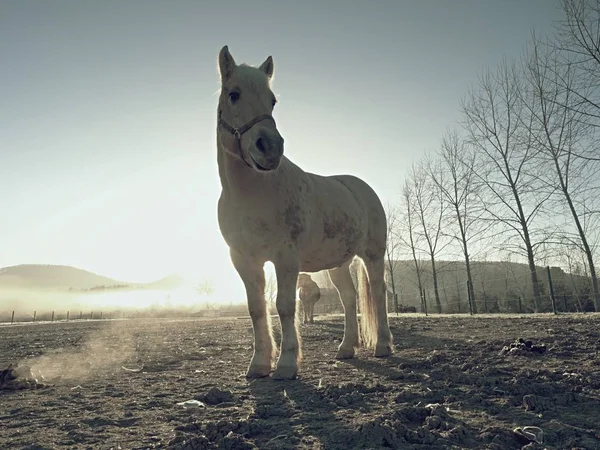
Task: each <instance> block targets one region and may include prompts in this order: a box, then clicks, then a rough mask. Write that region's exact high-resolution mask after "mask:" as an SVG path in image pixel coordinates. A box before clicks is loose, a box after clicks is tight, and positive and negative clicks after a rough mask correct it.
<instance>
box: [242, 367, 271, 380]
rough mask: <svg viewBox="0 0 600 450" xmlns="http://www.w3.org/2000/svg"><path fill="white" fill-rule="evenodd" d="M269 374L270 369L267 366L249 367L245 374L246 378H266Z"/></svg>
mask: <svg viewBox="0 0 600 450" xmlns="http://www.w3.org/2000/svg"><path fill="white" fill-rule="evenodd" d="M269 373H271V367H268V366H262V367H261V366H255V367H249V368H248V371H247V372H246V378H264V377H268V376H269Z"/></svg>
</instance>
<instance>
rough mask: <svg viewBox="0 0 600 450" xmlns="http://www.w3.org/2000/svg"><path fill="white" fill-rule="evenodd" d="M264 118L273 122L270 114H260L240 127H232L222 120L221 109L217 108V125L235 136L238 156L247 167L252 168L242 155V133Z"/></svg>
mask: <svg viewBox="0 0 600 450" xmlns="http://www.w3.org/2000/svg"><path fill="white" fill-rule="evenodd" d="M266 119H270V120H272V121H273V122H275V119H274V118H273V116H272V115H270V114H262V115H260V116H256V117H255V118H254V119H252V120H251V121H250V122H248V123H246V124H244V125H242V126H241V127H239V128H234V127H232V126H231V125H229V124H228V123H227V122H225V121H224V120H223V118H222V117H221V110H220V109H219V120H218V125H219V126H221V127H223V128H224V129H225V131H227V132H228V133H229V134H231V135H232V136H233V137H234V138H235V140H236V141H237V143H238V151H239V152H240V157H241V158H242V161H244V162H245V163H246V165H247V166H248V167H252V168H254V167H253V166H252V165H251V164H250V163H249V162H248V161H246V158H245V157H244V152H243V151H242V135H243V134H244V133H245V132H247V131H248V130H249V129H250V128H252V127H253V126H254V125H256V124H257V123H258V122H262V121H263V120H266Z"/></svg>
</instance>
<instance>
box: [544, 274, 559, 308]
mask: <svg viewBox="0 0 600 450" xmlns="http://www.w3.org/2000/svg"><path fill="white" fill-rule="evenodd" d="M546 271H547V272H548V285H549V286H550V299H551V300H552V312H554V314H557V312H556V300H555V298H554V288H553V287H552V275H550V266H546Z"/></svg>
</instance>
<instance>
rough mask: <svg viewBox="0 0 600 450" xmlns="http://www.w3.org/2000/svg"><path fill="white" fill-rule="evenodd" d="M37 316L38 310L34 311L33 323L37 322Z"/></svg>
mask: <svg viewBox="0 0 600 450" xmlns="http://www.w3.org/2000/svg"><path fill="white" fill-rule="evenodd" d="M35 316H37V311H34V312H33V323H35Z"/></svg>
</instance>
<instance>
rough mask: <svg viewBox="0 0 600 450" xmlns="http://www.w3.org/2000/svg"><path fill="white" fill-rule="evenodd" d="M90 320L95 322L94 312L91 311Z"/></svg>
mask: <svg viewBox="0 0 600 450" xmlns="http://www.w3.org/2000/svg"><path fill="white" fill-rule="evenodd" d="M90 320H94V311H90Z"/></svg>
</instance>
